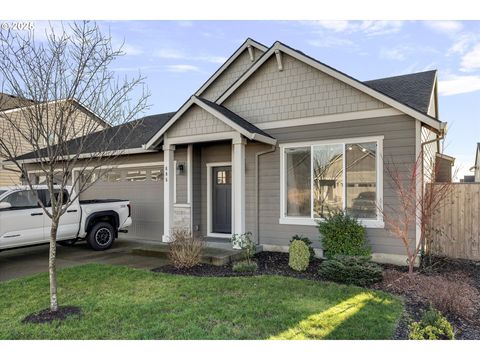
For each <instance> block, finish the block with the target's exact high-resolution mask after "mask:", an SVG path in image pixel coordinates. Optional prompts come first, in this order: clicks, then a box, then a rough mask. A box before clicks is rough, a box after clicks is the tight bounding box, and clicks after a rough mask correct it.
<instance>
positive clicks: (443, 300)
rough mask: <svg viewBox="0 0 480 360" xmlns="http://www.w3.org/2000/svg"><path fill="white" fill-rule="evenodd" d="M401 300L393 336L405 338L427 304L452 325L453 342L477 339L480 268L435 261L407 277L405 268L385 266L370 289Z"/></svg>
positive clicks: (479, 334)
mask: <svg viewBox="0 0 480 360" xmlns="http://www.w3.org/2000/svg"><path fill="white" fill-rule="evenodd" d="M371 288H372V289H376V290H382V291H385V292H388V293H391V294H395V295H400V296H402V297H403V298H404V299H405V313H404V315H403V317H402V319H401V321H400V324H399V327H398V328H397V332H396V335H395V337H396V338H397V339H405V338H407V337H408V323H410V322H411V321H418V320H419V319H420V318H421V315H422V314H423V313H424V312H425V310H426V309H428V308H429V306H430V305H432V306H433V307H435V308H437V309H438V310H440V311H441V312H442V313H443V314H444V315H445V316H446V317H447V319H448V320H449V321H450V322H451V323H452V324H453V326H454V329H455V337H456V338H457V339H465V340H467V339H468V340H478V339H480V265H479V264H478V263H474V262H471V261H467V260H454V259H446V258H437V259H434V260H433V261H432V265H430V266H425V267H423V268H422V269H421V270H419V271H417V272H416V273H415V274H414V275H413V276H412V277H409V276H408V274H407V271H406V268H405V267H398V266H391V265H388V266H385V271H384V279H383V281H382V282H380V283H377V284H375V285H373V286H372V287H371Z"/></svg>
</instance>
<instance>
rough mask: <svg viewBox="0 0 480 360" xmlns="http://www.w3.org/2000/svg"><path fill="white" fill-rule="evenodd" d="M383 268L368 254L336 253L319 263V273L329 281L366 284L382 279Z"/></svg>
mask: <svg viewBox="0 0 480 360" xmlns="http://www.w3.org/2000/svg"><path fill="white" fill-rule="evenodd" d="M382 272H383V269H382V267H381V266H379V265H378V264H375V263H373V262H371V261H370V257H369V256H348V255H336V256H335V257H334V258H333V259H328V260H325V261H323V262H322V264H321V265H320V269H319V273H320V275H321V276H322V277H323V278H325V279H327V280H331V281H335V282H339V283H345V284H354V285H359V286H367V285H371V284H373V283H376V282H379V281H381V280H382V277H383V275H382Z"/></svg>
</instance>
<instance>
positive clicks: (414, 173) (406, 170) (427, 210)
mask: <svg viewBox="0 0 480 360" xmlns="http://www.w3.org/2000/svg"><path fill="white" fill-rule="evenodd" d="M385 172H386V173H387V175H388V178H389V180H390V181H389V182H390V184H391V187H392V190H393V192H394V194H395V197H396V200H397V201H398V203H395V206H393V205H389V204H384V207H380V206H378V208H379V211H380V212H381V213H382V215H383V219H384V222H385V224H386V227H387V229H388V230H389V231H390V232H391V233H392V234H393V235H395V236H396V237H397V238H398V239H400V240H401V241H402V244H403V246H404V248H405V251H406V253H407V263H408V272H409V274H413V271H414V267H415V263H416V262H417V259H418V256H419V255H420V254H421V253H426V252H428V251H429V250H430V248H431V241H432V238H433V234H434V232H435V231H436V229H435V227H434V224H433V223H432V216H433V214H434V212H435V211H436V210H437V209H438V206H439V205H440V204H441V202H442V201H443V200H444V199H445V198H446V197H447V195H448V193H449V191H451V182H445V183H436V179H437V174H438V172H439V164H438V163H437V162H436V161H435V156H429V154H425V156H424V152H423V151H421V152H420V155H419V156H418V157H417V159H416V160H415V163H414V164H413V165H411V166H400V165H398V164H397V163H395V161H391V162H389V163H388V164H386V167H385ZM417 226H418V227H419V229H420V241H419V242H418V243H416V238H415V237H412V236H411V231H412V230H414V229H415V228H416V227H417Z"/></svg>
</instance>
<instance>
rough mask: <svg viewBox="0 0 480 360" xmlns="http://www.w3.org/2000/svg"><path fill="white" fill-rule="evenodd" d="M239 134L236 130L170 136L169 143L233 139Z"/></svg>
mask: <svg viewBox="0 0 480 360" xmlns="http://www.w3.org/2000/svg"><path fill="white" fill-rule="evenodd" d="M237 135H238V133H237V132H236V131H225V132H220V133H213V134H203V135H189V136H181V137H175V138H168V143H169V144H175V145H181V144H193V143H198V142H208V141H216V140H232V139H234V138H235V137H236V136H237Z"/></svg>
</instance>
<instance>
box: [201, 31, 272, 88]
mask: <svg viewBox="0 0 480 360" xmlns="http://www.w3.org/2000/svg"><path fill="white" fill-rule="evenodd" d="M252 47H255V48H256V49H258V50H260V51H262V52H265V51H267V50H268V48H267V47H266V46H264V45H262V44H260V43H258V42H256V41H255V40H253V39H250V38H248V39H247V40H246V41H245V42H244V43H243V44H242V45H241V46H240V47H239V48H238V49H237V50H236V51H235V52H234V53H233V55H232V56H230V58H229V59H228V60H227V61H226V62H225V63H224V64H223V65H222V66H221V67H220V68H219V69H218V70H217V71H215V73H214V74H213V75H212V77H210V78H209V79H208V80H207V81H206V82H205V83H204V84H203V85H202V86H201V87H200V89H198V90H197V91H196V92H195V95H197V96H200V95H201V94H202V93H203V92H204V91H205V90H206V89H207V88H208V87H209V86H210V85H211V84H212V83H213V82H214V81H215V80H216V79H217V78H218V77H219V76H220V75H221V74H222V73H223V72H224V71H225V70H226V69H227V68H228V67H229V66H230V65H231V64H232V63H233V62H234V61H235V60H237V58H238V57H239V56H240V55H241V54H243V52H244V51H245V49H248V52H249V56H250V60H251V61H252V62H253V61H254V60H255V59H254V58H253V49H252ZM251 49H252V50H251Z"/></svg>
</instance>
